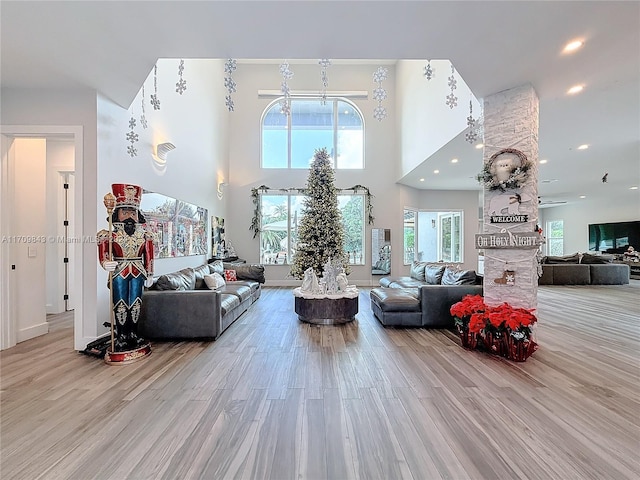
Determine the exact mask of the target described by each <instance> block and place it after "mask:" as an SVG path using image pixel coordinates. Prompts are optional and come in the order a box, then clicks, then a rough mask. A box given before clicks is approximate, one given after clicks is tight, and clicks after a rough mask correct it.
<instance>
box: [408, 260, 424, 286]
mask: <svg viewBox="0 0 640 480" xmlns="http://www.w3.org/2000/svg"><path fill="white" fill-rule="evenodd" d="M426 265H427V264H426V263H424V262H416V261H415V260H414V261H413V263H412V264H411V270H410V272H409V276H410V277H411V278H413V279H415V280H420V281H421V282H424V281H425V279H424V267H425V266H426Z"/></svg>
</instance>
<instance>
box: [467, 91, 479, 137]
mask: <svg viewBox="0 0 640 480" xmlns="http://www.w3.org/2000/svg"><path fill="white" fill-rule="evenodd" d="M467 128H468V129H469V131H468V132H467V133H466V134H465V136H464V138H465V140H466V141H467V142H469V143H474V142H475V141H476V140H477V139H478V134H477V133H476V121H475V120H474V119H473V104H472V102H471V100H469V116H468V117H467Z"/></svg>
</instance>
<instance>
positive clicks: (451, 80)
mask: <svg viewBox="0 0 640 480" xmlns="http://www.w3.org/2000/svg"><path fill="white" fill-rule="evenodd" d="M454 73H455V70H454V68H453V65H451V76H450V77H448V78H447V80H448V83H447V85H449V87H450V88H451V93H450V94H449V95H447V101H446V104H447V106H448V107H449V108H453V107H457V106H458V97H456V96H455V95H454V93H453V91H454V90H455V89H456V88H458V85H457V83H458V82H457V80H456V78H455V77H454V76H453V74H454Z"/></svg>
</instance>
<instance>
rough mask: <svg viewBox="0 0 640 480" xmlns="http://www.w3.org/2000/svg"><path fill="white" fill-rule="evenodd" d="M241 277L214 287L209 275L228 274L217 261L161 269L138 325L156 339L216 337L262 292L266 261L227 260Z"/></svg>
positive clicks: (144, 299)
mask: <svg viewBox="0 0 640 480" xmlns="http://www.w3.org/2000/svg"><path fill="white" fill-rule="evenodd" d="M227 267H228V268H227V269H234V270H235V271H236V275H237V278H238V280H237V281H233V282H226V284H225V285H224V286H223V287H221V288H219V289H216V290H209V288H208V287H207V285H206V283H205V278H204V277H205V275H210V274H212V273H214V272H216V273H219V274H221V275H223V274H224V269H225V265H224V264H223V263H222V262H221V261H216V262H213V263H210V264H207V265H201V266H199V267H196V268H185V269H182V270H180V271H178V272H173V273H169V274H166V275H161V276H160V277H158V278H157V279H156V281H155V282H154V285H153V286H152V287H151V288H150V289H147V290H145V292H144V294H143V297H142V312H141V316H140V321H139V324H138V331H139V333H140V334H141V335H142V336H143V337H144V338H148V339H150V340H174V339H176V340H179V339H216V338H218V337H219V336H220V335H221V334H222V332H224V331H225V330H226V329H227V328H228V327H229V326H230V325H231V324H232V323H233V322H234V321H235V320H236V319H238V317H240V315H242V314H243V313H244V312H245V311H246V310H247V309H248V308H249V306H251V305H252V304H253V303H254V302H255V301H256V300H257V299H258V298H260V293H261V283H264V281H265V279H264V267H263V266H262V265H233V266H229V265H227Z"/></svg>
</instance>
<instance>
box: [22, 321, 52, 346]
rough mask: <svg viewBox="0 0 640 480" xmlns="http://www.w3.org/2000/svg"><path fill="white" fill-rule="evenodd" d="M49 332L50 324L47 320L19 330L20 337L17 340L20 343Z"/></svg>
mask: <svg viewBox="0 0 640 480" xmlns="http://www.w3.org/2000/svg"><path fill="white" fill-rule="evenodd" d="M47 333H49V324H48V323H47V322H44V323H40V324H38V325H34V326H32V327H27V328H23V329H21V330H18V338H17V339H16V340H17V342H18V343H20V342H24V341H25V340H29V339H31V338H35V337H39V336H40V335H45V334H47Z"/></svg>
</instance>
